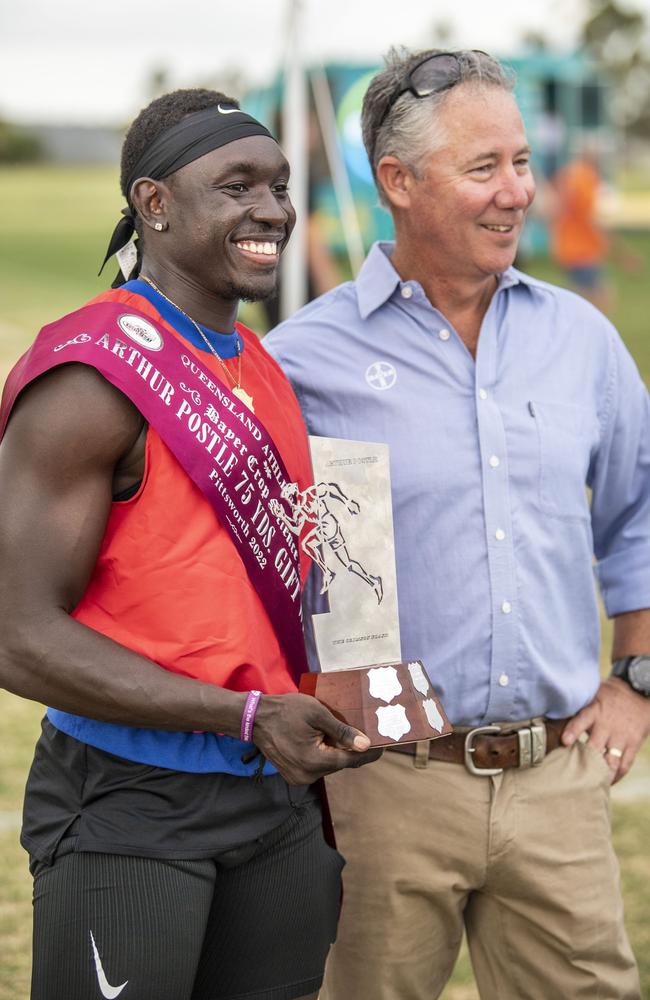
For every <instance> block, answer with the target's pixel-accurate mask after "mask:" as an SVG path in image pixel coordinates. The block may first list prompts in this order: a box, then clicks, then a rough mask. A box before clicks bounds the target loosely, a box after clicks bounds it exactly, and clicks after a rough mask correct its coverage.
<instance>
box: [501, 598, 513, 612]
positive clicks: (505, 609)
mask: <svg viewBox="0 0 650 1000" xmlns="http://www.w3.org/2000/svg"><path fill="white" fill-rule="evenodd" d="M501 610H502V611H503V613H504V615H509V614H510V612H511V611H512V604H511V603H510V601H504V602H503V604H502V605H501Z"/></svg>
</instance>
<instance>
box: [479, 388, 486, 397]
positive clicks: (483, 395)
mask: <svg viewBox="0 0 650 1000" xmlns="http://www.w3.org/2000/svg"><path fill="white" fill-rule="evenodd" d="M478 395H479V399H487V392H486V391H485V389H479V391H478Z"/></svg>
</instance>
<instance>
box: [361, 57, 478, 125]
mask: <svg viewBox="0 0 650 1000" xmlns="http://www.w3.org/2000/svg"><path fill="white" fill-rule="evenodd" d="M471 51H472V52H473V53H475V54H476V55H480V56H487V58H488V59H490V60H491V59H492V57H491V56H489V55H488V54H487V52H482V51H481V50H480V49H472V50H471ZM460 79H461V63H460V59H459V53H457V52H436V53H435V54H434V55H431V56H425V57H424V59H422V60H420V62H419V63H416V64H415V66H413V68H412V69H410V70H409V71H408V73H407V74H406V77H405V78H404V80H403V81H402V82H401V83H400V84H398V86H397V89H396V90H395V92H394V93H393V94H392V95H391V98H390V100H389V102H388V104H387V105H386V109H385V111H384V113H383V115H382V117H381V121H380V122H379V125H378V126H377V127H378V128H381V126H382V125H383V124H384V122H385V121H386V118H387V116H388V113H389V111H390V110H391V108H392V107H393V105H394V104H395V102H396V101H397V100H398V98H400V97H401V96H402V94H406V93H411V94H413V96H414V97H430V96H431V94H439V93H441V92H442V91H443V90H449V89H450V88H451V87H455V86H456V84H457V83H458V82H459V81H460Z"/></svg>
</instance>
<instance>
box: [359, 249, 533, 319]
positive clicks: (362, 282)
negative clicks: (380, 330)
mask: <svg viewBox="0 0 650 1000" xmlns="http://www.w3.org/2000/svg"><path fill="white" fill-rule="evenodd" d="M394 248H395V243H394V242H393V241H390V240H388V241H385V242H380V243H373V245H372V247H371V248H370V251H369V253H368V256H367V257H366V259H365V261H364V262H363V265H362V267H361V270H360V271H359V274H358V275H357V279H356V282H355V285H356V290H357V302H358V304H359V312H360V314H361V318H362V319H367V318H368V316H370V314H371V313H373V312H374V311H375V310H376V309H379V307H380V306H383V305H384V303H385V302H387V301H388V299H390V298H391V296H392V295H393V293H394V292H395V290H396V289H397V288H402V287H403V286H404V285H406V284H411V285H414V284H417V282H414V281H411V282H406V281H402V280H401V278H400V276H399V274H398V273H397V271H396V270H395V268H394V267H393V264H392V262H391V259H390V258H391V255H392V253H393V250H394ZM520 284H522V285H539V284H541V282H538V281H537V280H536V279H535V278H531V277H530V276H529V275H527V274H524V273H523V272H522V271H518V270H517V268H515V267H509V268H508V270H507V271H504V272H503V274H500V275H499V280H498V284H497V292H500V291H502V290H503V289H505V288H512V287H513V286H514V285H520Z"/></svg>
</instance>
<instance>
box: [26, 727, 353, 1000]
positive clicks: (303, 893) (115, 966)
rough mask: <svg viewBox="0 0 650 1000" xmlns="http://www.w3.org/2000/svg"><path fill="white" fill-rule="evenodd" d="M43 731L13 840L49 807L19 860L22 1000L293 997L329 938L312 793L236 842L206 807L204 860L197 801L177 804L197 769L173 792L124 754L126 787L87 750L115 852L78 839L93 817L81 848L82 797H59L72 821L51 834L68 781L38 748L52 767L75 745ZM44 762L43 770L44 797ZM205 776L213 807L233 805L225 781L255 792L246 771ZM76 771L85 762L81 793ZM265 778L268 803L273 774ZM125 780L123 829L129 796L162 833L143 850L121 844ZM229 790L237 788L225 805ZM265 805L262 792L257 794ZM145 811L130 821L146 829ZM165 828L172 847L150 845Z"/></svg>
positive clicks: (334, 886)
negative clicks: (30, 897) (25, 927)
mask: <svg viewBox="0 0 650 1000" xmlns="http://www.w3.org/2000/svg"><path fill="white" fill-rule="evenodd" d="M48 725H49V724H48ZM44 739H45V743H46V744H47V746H46V747H44V746H43V738H42V740H41V747H40V751H41V752H40V755H38V756H37V761H36V762H35V765H34V768H33V772H32V774H31V775H30V779H29V781H28V790H27V803H28V806H29V808H28V813H31V814H32V816H33V817H34V818H33V819H32V821H31V826H30V830H29V833H28V834H27V836H26V837H25V839H26V840H28V841H29V840H32V842H33V841H34V839H36V840H39V839H40V837H39V836H37V834H41V835H42V834H43V833H44V830H46V829H48V824H47V823H45V824H44V826H43V827H42V828H41V829H39V827H38V823H37V821H36V819H35V817H36V815H37V814H38V812H39V810H40V811H41V812H42V814H43V815H48V816H49V818H50V823H49V829H51V827H52V825H54V826H55V827H56V828H57V829H56V835H54V836H52V835H50V836H49V837H46V838H45V839H46V840H47V841H48V848H49V849H48V850H45V851H43V850H41V851H40V852H38V853H39V854H40V855H41V856H40V858H39V857H37V856H34V855H32V858H31V867H32V872H33V875H34V962H33V973H32V994H31V997H32V1000H89V998H97V1000H101V998H102V997H106V998H116V997H118V996H119V997H120V998H121V1000H145V998H146V1000H295V998H298V997H303V996H308V995H309V994H311V993H314V992H315V991H316V990H318V989H319V987H320V984H321V981H322V976H323V969H324V965H325V959H326V957H327V952H328V950H329V947H330V944H331V943H332V942H333V940H334V938H335V935H336V924H337V919H338V906H339V898H340V883H341V879H340V875H341V869H342V867H343V860H342V858H341V857H340V855H339V854H338V852H337V851H335V850H333V849H332V848H331V847H330V846H328V844H327V843H326V842H325V839H324V837H323V830H322V821H321V809H320V802H319V800H318V797H317V796H315V795H314V792H313V790H307V791H306V793H305V794H302V795H301V794H300V793H298V799H299V801H297V802H296V803H295V804H289V805H288V810H287V801H286V797H285V800H284V801H285V804H284V806H283V809H279V806H278V810H279V811H278V813H277V815H278V816H279V815H281V814H282V815H283V817H284V818H283V820H282V822H280V823H279V824H276V825H275V826H274V828H273V829H271V830H258V831H257V835H256V836H255V837H254V838H252V839H245V840H242V841H240V842H239V843H234V842H233V841H232V836H231V835H232V830H233V824H232V822H229V823H226V828H227V830H228V836H229V842H228V844H224V843H223V842H222V838H221V837H220V836H219V835H218V834H219V827H220V823H219V822H218V820H217V818H216V817H215V819H214V830H213V835H214V841H215V845H214V846H215V850H214V851H213V853H212V855H211V856H209V855H208V853H207V851H208V848H207V844H208V842H209V840H210V839H212V838H210V836H209V830H208V824H207V819H208V813H207V812H206V802H205V800H202V799H200V798H198V797H196V795H194V796H193V798H192V799H191V800H186V801H185V809H182V810H180V811H179V808H180V804H181V801H182V800H183V797H184V796H186V795H187V793H188V791H189V789H191V788H192V787H193V781H192V779H197V778H198V779H200V781H199V787H202V788H204V790H205V791H207V789H208V788H209V787H210V785H209V782H207V779H209V777H210V776H206V775H200V776H197V775H193V776H191V777H189V778H188V777H187V776H185V775H180V776H179V782H180V784H179V789H180V791H179V790H178V789H176V791H174V792H172V788H173V786H174V776H175V772H171V771H169V772H164V771H160V772H159V773H154V774H153V775H152V773H151V772H152V770H153V771H154V772H156V771H157V770H158V769H151V768H147V769H146V770H145V772H142V771H141V769H140V766H139V765H137V764H136V765H133V778H132V781H131V782H130V783H129V782H126V775H125V771H126V773H127V774H128V772H129V766H128V762H125V761H123V760H121V759H119V758H112V757H111V755H110V754H103V753H102V752H101V751H91V750H90V748H88V753H87V754H86V757H88V758H90V761H91V764H94V766H91V769H90V777H91V778H92V773H93V771H95V772H96V771H97V768H98V767H99V768H100V770H101V773H102V781H101V783H100V784H101V788H102V796H101V798H102V808H101V810H99V812H98V799H97V795H98V791H99V789H98V784H97V781H96V780H95V781H93V780H91V782H90V785H91V788H92V793H91V794H90V800H89V805H90V806H92V807H93V808H94V812H93V815H94V816H95V817H96V818H97V816H98V815H100V814H101V815H102V816H103V817H104V819H103V823H102V824H101V826H100V827H98V830H99V829H101V830H102V831H103V833H102V839H103V837H104V835H105V826H106V823H108V822H109V820H108V817H109V816H110V813H111V810H110V802H111V798H112V795H113V794H116V796H117V797H116V803H117V804H118V805H119V808H117V811H116V814H115V818H114V821H113V822H114V825H115V835H116V836H117V839H118V842H117V843H116V845H115V848H116V850H115V852H113V850H112V849H111V847H110V846H109V847H105V848H104V849H99V850H98V849H96V847H92V846H90V844H89V843H88V834H89V830H92V829H93V825H92V824H91V826H90V828H87V830H86V844H85V845H84V846H82V845H81V830H82V827H83V816H84V811H85V809H84V804H83V802H82V803H81V805H80V806H79V804H77V806H78V807H79V808H80V813H78V814H77V816H76V818H75V817H74V803H72V802H70V803H69V804H68V806H67V808H68V809H69V808H72V812H71V814H70V815H72V821H71V822H70V823H69V824H68V826H67V829H66V830H65V831H64V832H63V834H62V835H61V830H62V828H63V825H64V823H65V822H66V819H67V818H68V813H66V811H65V809H64V804H65V801H66V797H65V796H63V791H64V790H65V789H66V787H67V794H68V796H69V793H70V784H69V782H68V785H67V786H66V784H65V781H64V779H63V775H62V774H60V773H58V767H57V763H56V762H55V760H53V758H52V754H51V751H52V750H54V749H57V750H59V751H61V752H62V753H63V758H64V759H63V761H59V763H60V764H61V765H62V767H63V768H64V769H65V763H66V760H68V758H69V756H70V755H71V754H72V755H74V754H76V753H78V752H82V750H80V746H79V745H78V746H77V747H75V746H74V745H73V744H74V743H75V742H76V741H74V740H72V741H71V744H68V741H69V740H70V738H69V737H64V736H63V734H60V733H57V731H56V730H55V731H54V733H50V732H49V730H48V729H47V725H46V726H44ZM81 748H83V745H81ZM96 754H100V756H99V757H98V758H96ZM44 761H47V762H48V763H47V767H46V768H45V771H44V770H43V767H44ZM68 762H69V760H68ZM87 763H88V761H87ZM45 772H47V774H48V776H49V778H50V779H53V782H52V784H51V785H50V786H49V790H50V801H48V800H47V787H46V785H45V782H44V779H45ZM68 776H70V772H68ZM95 777H96V775H95ZM212 777H213V779H214V780H215V781H216V782H217V784H221V795H220V796H217V798H216V799H215V803H216V802H217V801H218V802H219V803H220V805H221V807H222V809H223V808H224V807H225V806H226V804H227V803H228V802H229V801H230V803H231V804H232V801H233V789H232V783H233V782H234V783H235V785H234V788H235V791H236V790H237V788H238V782H245V783H247V784H246V785H245V786H242V787H243V788H244V790H245V792H246V795H247V796H250V795H253V796H254V795H255V794H256V793H255V792H254V789H253V785H252V783H251V779H248V778H243V779H236V778H232V777H231V776H229V775H214V776H212ZM221 779H224V780H223V781H222V780H221ZM88 780H89V774H88V772H86V775H85V782H84V783H83V784H84V788H86V789H87V785H88ZM280 781H282V779H280ZM75 782H76V778H75ZM75 782H73V784H74V783H75ZM125 782H126V784H125ZM272 784H273V786H274V789H275V790H274V792H273V795H272V799H273V801H276V799H277V794H278V788H277V786H278V782H277V781H274V782H273V783H272ZM30 786H31V787H30ZM57 786H60V787H57ZM125 789H126V790H127V791H128V796H127V801H128V802H129V803H130V805H131V806H132V807H133V809H134V810H135V811H134V813H133V815H132V816H131V818H130V821H129V824H128V834H127V836H128V838H129V839H133V838H134V837H135V831H136V830H137V828H138V806H139V807H140V808H142V807H143V806H145V807H147V806H148V807H150V808H152V809H153V807H154V803H155V802H157V803H158V810H157V811H158V813H159V815H158V822H160V823H163V825H165V826H166V827H168V828H169V831H170V832H169V833H168V834H166V835H165V836H162V835H161V836H159V838H158V840H157V842H156V845H155V848H154V850H153V853H152V852H151V850H149V851H148V850H147V844H144V845H143V844H135V845H134V848H135V850H134V852H133V853H131V852H129V851H128V850H127V849H126V848H125V844H124V843H122V842H120V836H119V835H118V834H119V829H120V828H121V825H122V821H123V820H124V818H125V811H124V808H125V802H124V799H123V797H124V795H125ZM194 791H195V792H196V787H194ZM294 791H297V790H294ZM155 793H160V794H155ZM163 793H164V794H163ZM87 794H88V792H87V791H85V792H84V795H83V798H84V799H85V797H86V795H87ZM240 794H243V793H241V791H239V792H237V791H236V794H235V799H234V800H235V801H239V796H240ZM260 794H262V793H261V792H260ZM268 794H270V793H268V791H267V793H266V795H267V796H268ZM62 796H63V797H62ZM208 798H209V796H208ZM265 801H266V798H265V797H264V795H262V799H261V800H260V802H265ZM278 801H279V800H278ZM53 803H54V804H56V809H53V808H52V807H53ZM193 806H194V807H195V811H196V812H197V813H198V814H200V815H201V817H202V818H201V822H200V824H199V829H198V831H197V830H196V829H193V827H192V821H191V819H190V818H188V817H189V815H190V814H191V813H192V807H193ZM172 807H173V808H172ZM60 813H62V814H61V816H59V814H60ZM252 816H253V812H252V811H251V812H250V814H249V816H248V819H247V821H246V824H245V828H246V829H248V830H249V831H250V830H251V829H252V827H254V826H255V825H256V823H255V822H254V821H253V819H252ZM54 817H58V819H57V822H56V823H54V822H53V818H54ZM140 819H143V817H142V816H140ZM151 819H152V817H151V816H149V817H148V818H147V821H146V822H144V824H143V825H144V827H146V828H147V829H148V828H149V826H150V823H151ZM175 827H177V828H178V827H180V828H182V829H184V830H185V831H186V833H187V834H188V835H187V837H186V838H181V840H180V841H179V839H178V837H174V836H173V831H174V828H175ZM176 833H178V829H177V830H176ZM190 834H191V835H190ZM123 837H124V834H122V839H123ZM168 838H171V839H170V841H169V842H170V843H172V844H173V846H174V848H175V849H174V850H166V851H165V850H164V849H163V847H162V842H163V841H166V840H167V839H168ZM185 839H186V842H187V851H188V856H187V857H182V847H181V846H180V845H181V843H182V842H183V840H185ZM123 984H124V985H123ZM122 986H123V989H120V987H122Z"/></svg>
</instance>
